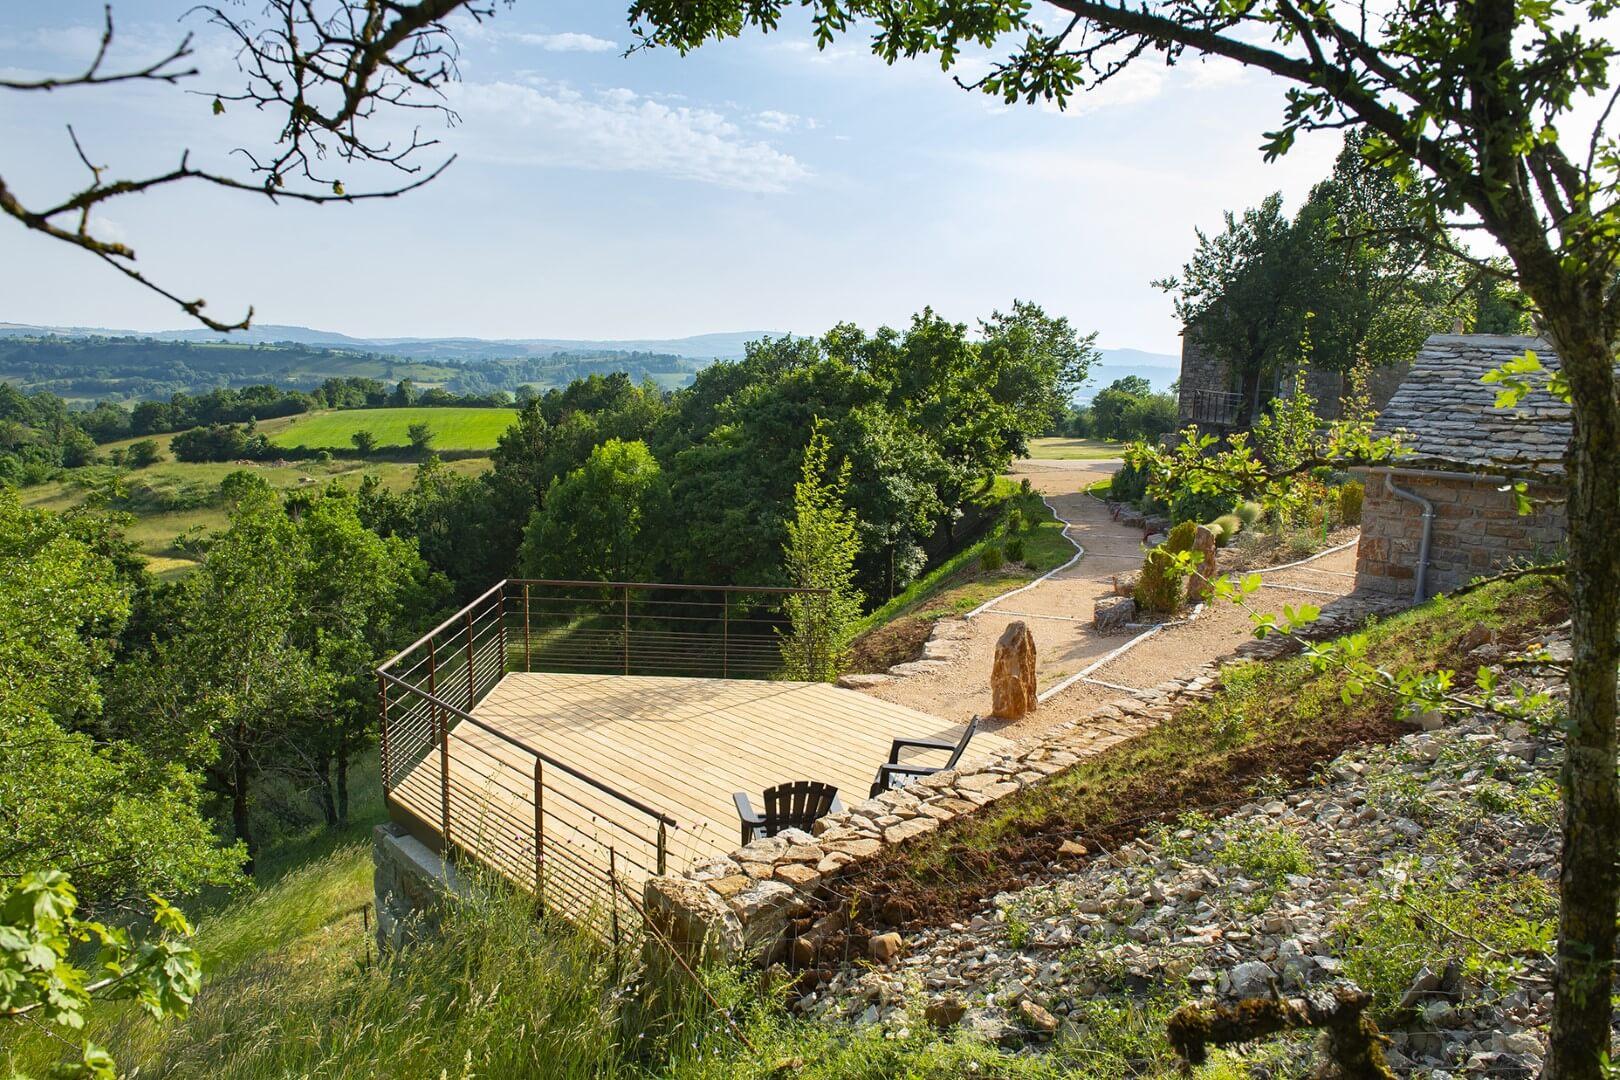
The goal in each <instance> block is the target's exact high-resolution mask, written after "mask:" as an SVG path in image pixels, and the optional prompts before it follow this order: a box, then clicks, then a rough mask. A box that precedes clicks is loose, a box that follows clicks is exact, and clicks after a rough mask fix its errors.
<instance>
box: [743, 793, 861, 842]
mask: <svg viewBox="0 0 1620 1080" xmlns="http://www.w3.org/2000/svg"><path fill="white" fill-rule="evenodd" d="M731 798H732V800H733V801H734V802H736V804H737V814H738V816H739V817H741V818H742V842H743V843H744V844H745V845H746V844H750V843H753V842H754V841H755V840H758V839H759V838H760V837H762V836H775V835H776V834H777V833H779V832H781V831H782V830H783V829H806V830H808V829H809V828H810V826H811V825H812V824H814V823H815V821H816V819H817V818H823V817H826V816H827V815H828V814H836V813H838V812H839V811H841V810H843V809H844V806H843V804H842V803H840V802H839V801H838V789H837V788H835V787H833V786H832V785H831V784H823V783H821V782H820V781H817V780H795V781H793V782H792V783H790V784H778V785H776V786H775V787H770V788H766V789H765V813H764V814H756V813H754V808H753V806H752V805H751V804H750V803H749V801H748V794H747V792H743V791H739V792H737V793H736V794H735V795H733V796H732V797H731Z"/></svg>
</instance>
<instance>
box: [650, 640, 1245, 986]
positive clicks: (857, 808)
mask: <svg viewBox="0 0 1620 1080" xmlns="http://www.w3.org/2000/svg"><path fill="white" fill-rule="evenodd" d="M1218 677H1219V667H1218V666H1217V665H1215V664H1211V665H1208V666H1206V667H1205V668H1203V669H1201V670H1200V671H1199V672H1198V673H1197V674H1195V675H1194V676H1193V677H1191V678H1189V679H1186V680H1173V681H1170V682H1166V683H1163V684H1161V685H1159V686H1157V687H1154V688H1151V689H1147V690H1139V691H1137V692H1136V693H1134V694H1132V695H1131V696H1129V697H1125V698H1120V699H1117V700H1115V701H1112V702H1109V703H1107V704H1105V705H1103V706H1102V707H1101V708H1099V709H1098V710H1096V711H1095V712H1093V713H1092V715H1091V716H1090V717H1088V718H1087V719H1086V720H1084V721H1077V722H1072V723H1069V724H1066V725H1063V726H1061V727H1059V728H1056V729H1054V730H1053V731H1051V732H1049V733H1048V734H1046V735H1045V736H1043V737H1042V738H1041V739H1040V740H1039V741H1038V742H1035V743H1033V744H1032V745H1029V746H1025V747H1022V748H1020V749H1018V750H1016V751H1014V752H1011V753H1006V754H1002V755H999V756H997V757H996V758H994V759H992V760H991V761H989V762H987V763H985V764H984V765H982V766H979V767H976V768H973V769H969V770H952V771H950V772H940V773H935V774H933V775H932V776H927V777H924V778H922V779H920V780H918V781H916V782H915V783H913V784H911V785H910V786H908V787H906V788H904V789H902V790H899V791H889V792H884V793H883V794H881V795H879V796H877V797H876V798H873V799H868V800H866V801H864V802H860V803H857V804H855V805H854V806H852V807H850V808H849V809H848V810H846V811H844V812H843V813H839V814H832V815H829V816H827V817H824V818H822V819H821V820H820V821H818V822H816V824H815V828H814V830H813V831H812V832H804V831H802V830H797V829H790V830H787V831H784V832H782V833H780V834H778V835H777V836H773V837H768V838H766V839H762V840H756V841H754V842H753V843H751V844H748V845H746V846H744V847H741V848H738V849H737V850H736V851H733V852H732V853H731V854H730V855H728V856H726V857H724V858H720V859H715V860H712V861H710V862H706V863H703V864H701V865H699V866H696V867H694V868H692V869H691V870H688V871H686V872H685V873H682V874H676V875H670V876H666V877H655V878H652V879H650V880H649V881H648V882H647V884H646V887H645V892H644V902H645V911H646V917H647V922H648V926H649V928H650V929H651V930H652V933H651V934H650V935H649V938H648V949H649V956H650V957H651V956H652V955H654V954H656V953H661V952H663V951H665V950H667V949H669V948H673V949H675V950H676V951H678V952H679V953H680V954H681V955H682V958H683V959H684V960H685V961H686V962H687V963H697V962H699V961H701V960H714V961H718V962H723V963H734V962H738V961H742V962H748V963H754V964H768V963H772V962H774V961H777V960H780V959H784V958H787V957H789V956H794V955H801V956H804V957H808V956H813V955H814V952H815V949H816V948H817V947H818V945H819V942H818V941H817V940H815V936H814V935H815V934H816V932H817V931H816V929H815V928H813V927H812V928H811V929H810V930H809V931H807V932H804V933H798V932H795V927H796V924H798V923H800V922H802V921H803V920H804V917H805V916H807V915H809V914H811V913H813V912H814V910H815V909H816V906H817V899H818V896H819V894H820V890H821V887H822V886H823V885H824V884H828V883H830V882H832V881H833V880H835V879H837V878H839V877H841V876H843V875H845V874H848V873H850V872H851V871H852V869H854V868H856V867H858V866H859V865H860V864H861V863H863V862H864V861H866V860H870V859H872V858H874V857H876V856H878V855H879V854H880V853H881V852H883V851H884V850H885V849H887V848H890V847H892V846H894V845H898V844H906V843H910V842H914V841H916V840H917V839H918V838H919V837H923V836H927V835H928V834H930V833H932V832H934V831H935V830H937V829H939V828H940V827H941V826H942V825H945V824H947V823H949V822H951V821H954V820H956V819H957V818H959V817H962V816H963V815H966V814H972V813H975V812H977V811H978V810H979V809H980V808H981V807H984V806H988V805H990V804H991V803H993V802H995V801H996V800H998V799H1002V798H1005V797H1007V796H1008V795H1011V794H1013V793H1014V792H1017V791H1021V790H1023V789H1024V788H1026V787H1029V786H1030V785H1031V784H1037V783H1039V782H1041V781H1042V780H1044V779H1045V778H1046V777H1048V776H1051V775H1053V774H1054V773H1058V772H1061V771H1063V770H1065V769H1068V768H1070V767H1072V766H1074V765H1076V764H1077V763H1079V762H1080V761H1083V760H1084V759H1086V758H1088V757H1090V756H1092V755H1094V754H1098V753H1101V752H1102V751H1104V750H1106V749H1108V748H1109V747H1111V746H1115V745H1117V744H1118V743H1121V742H1123V741H1125V740H1126V739H1128V738H1131V737H1132V736H1134V735H1137V734H1140V733H1141V732H1143V731H1146V730H1148V729H1149V728H1152V727H1154V726H1155V725H1157V724H1158V723H1159V722H1161V721H1162V720H1164V719H1165V718H1166V717H1168V716H1169V715H1170V714H1171V713H1173V712H1174V711H1175V710H1176V709H1177V708H1179V707H1180V706H1181V705H1182V704H1184V703H1186V702H1187V701H1191V700H1198V699H1202V698H1207V697H1208V696H1209V695H1210V694H1211V693H1213V692H1214V687H1215V685H1216V682H1217V679H1218Z"/></svg>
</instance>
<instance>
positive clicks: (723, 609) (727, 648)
mask: <svg viewBox="0 0 1620 1080" xmlns="http://www.w3.org/2000/svg"><path fill="white" fill-rule="evenodd" d="M730 659H731V590H730V589H727V590H726V591H725V592H723V593H721V594H720V677H721V678H722V679H728V678H730V677H731V675H730V665H729V664H728V663H727V662H728V661H729V660H730Z"/></svg>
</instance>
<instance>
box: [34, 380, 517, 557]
mask: <svg viewBox="0 0 1620 1080" xmlns="http://www.w3.org/2000/svg"><path fill="white" fill-rule="evenodd" d="M437 411H454V410H437ZM466 411H468V412H482V411H485V410H472V409H469V410H466ZM169 438H170V437H169V436H167V435H159V436H155V441H156V442H157V443H158V445H159V447H160V448H161V453H162V455H163V460H162V461H159V462H158V463H156V464H155V465H148V466H147V467H146V468H144V469H121V468H115V467H113V466H109V465H90V466H86V467H84V468H80V469H69V470H67V471H65V472H64V473H63V474H62V476H61V478H59V479H56V480H51V481H48V482H47V483H44V484H36V485H33V486H30V487H26V488H23V489H22V501H23V504H24V505H25V506H33V507H39V508H41V509H47V510H55V511H57V512H62V511H66V510H72V509H75V508H77V507H80V506H85V505H88V504H91V503H94V502H101V503H104V504H105V505H108V506H110V507H112V508H113V509H115V510H121V511H124V512H126V513H129V514H131V515H132V516H133V520H132V521H131V522H130V524H129V527H128V528H126V529H125V530H124V534H125V535H126V536H127V537H128V538H129V539H130V540H132V541H134V542H135V544H136V545H137V546H138V547H139V549H140V551H141V554H143V555H145V556H146V558H147V561H148V563H149V564H150V565H151V568H152V572H153V573H155V574H158V575H159V576H160V577H166V578H167V577H172V576H174V575H177V574H181V573H184V572H185V571H187V570H189V569H190V568H191V567H192V566H194V565H195V559H194V557H193V556H191V555H190V554H189V553H188V552H187V551H185V550H184V547H183V545H177V544H176V543H175V541H176V539H177V538H180V537H185V536H200V535H202V534H205V533H208V532H212V531H214V530H216V529H223V528H224V527H225V523H226V512H225V508H224V506H223V505H221V503H220V501H219V498H218V493H219V484H220V481H221V480H223V479H225V477H227V476H229V475H230V474H231V473H233V472H238V471H247V472H250V473H252V474H253V475H255V476H258V477H261V478H263V479H264V480H265V481H267V482H268V483H269V484H270V486H271V487H273V488H275V489H276V490H278V491H295V490H299V489H302V488H314V487H320V486H324V485H326V484H327V483H330V482H331V481H333V480H336V481H338V482H339V483H341V484H343V485H344V486H345V487H348V488H351V489H352V488H358V487H359V486H360V481H361V480H362V479H363V478H364V477H365V476H367V475H374V476H376V477H378V478H379V479H380V480H381V481H382V482H383V484H384V486H386V487H387V488H389V489H390V490H394V491H399V490H403V489H404V488H407V487H409V486H410V484H411V481H412V478H413V477H414V476H415V474H416V465H415V464H413V463H410V462H400V461H359V460H356V459H354V458H333V459H332V460H331V461H327V462H319V461H296V462H290V463H284V464H278V463H276V462H234V461H232V462H189V461H175V460H174V459H173V457H172V456H171V455H170V452H169ZM133 441H135V440H132V439H127V440H124V441H123V442H116V443H108V444H107V445H106V446H103V447H102V448H101V452H102V454H103V455H105V454H106V453H107V452H108V451H109V450H113V449H116V448H118V447H122V446H127V445H128V444H129V443H130V442H133ZM445 467H446V468H448V469H451V470H453V471H455V472H458V473H463V474H466V475H469V476H471V475H474V474H477V473H480V472H483V471H484V470H485V469H487V468H488V467H489V459H488V458H483V457H478V458H461V459H458V460H455V461H448V462H446V463H445Z"/></svg>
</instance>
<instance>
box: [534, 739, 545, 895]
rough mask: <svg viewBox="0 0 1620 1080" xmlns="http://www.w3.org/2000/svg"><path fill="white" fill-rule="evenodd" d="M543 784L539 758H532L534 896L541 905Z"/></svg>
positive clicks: (542, 884) (543, 853)
mask: <svg viewBox="0 0 1620 1080" xmlns="http://www.w3.org/2000/svg"><path fill="white" fill-rule="evenodd" d="M545 807H546V796H545V785H544V776H543V774H542V773H541V769H540V759H539V758H535V759H534V896H535V900H536V902H538V903H539V904H540V905H541V906H542V907H544V906H545V902H546V876H545V873H546V821H545Z"/></svg>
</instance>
